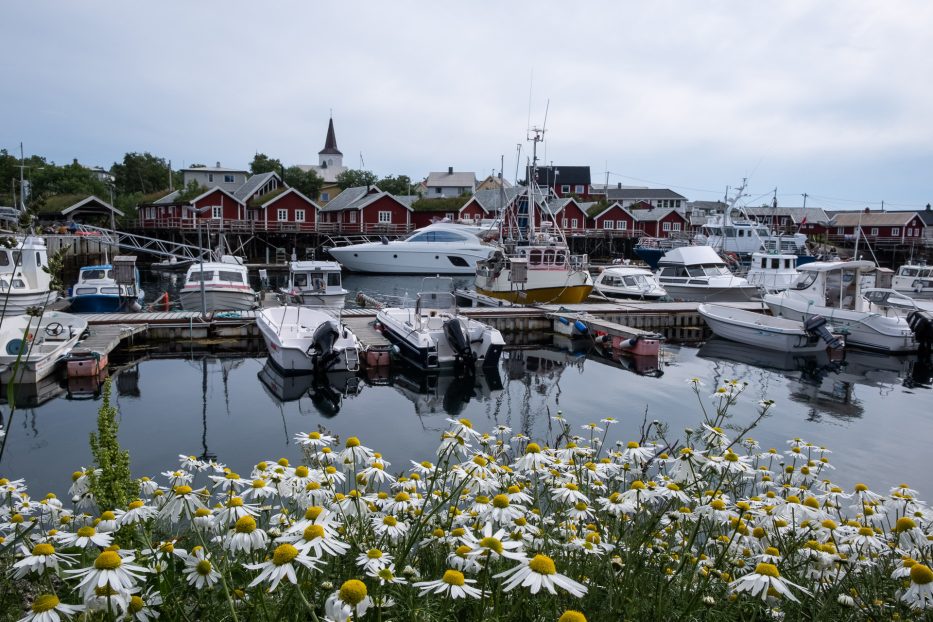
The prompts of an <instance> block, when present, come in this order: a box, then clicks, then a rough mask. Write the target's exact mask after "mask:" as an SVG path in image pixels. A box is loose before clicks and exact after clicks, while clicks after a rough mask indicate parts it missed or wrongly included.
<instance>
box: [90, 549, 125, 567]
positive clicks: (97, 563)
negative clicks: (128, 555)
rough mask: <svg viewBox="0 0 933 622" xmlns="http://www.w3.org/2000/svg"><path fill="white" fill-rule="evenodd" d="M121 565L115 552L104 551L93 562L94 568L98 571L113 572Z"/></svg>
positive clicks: (121, 561)
mask: <svg viewBox="0 0 933 622" xmlns="http://www.w3.org/2000/svg"><path fill="white" fill-rule="evenodd" d="M122 563H123V560H122V559H120V555H119V554H118V553H117V552H116V551H104V552H103V553H101V554H100V555H98V556H97V559H95V560H94V567H95V568H97V569H98V570H114V569H116V568H119V567H120V565H121V564H122Z"/></svg>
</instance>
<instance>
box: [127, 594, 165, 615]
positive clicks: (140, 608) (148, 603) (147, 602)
mask: <svg viewBox="0 0 933 622" xmlns="http://www.w3.org/2000/svg"><path fill="white" fill-rule="evenodd" d="M161 604H162V595H161V594H160V593H159V591H158V590H154V589H150V590H149V591H148V592H146V593H145V594H143V595H142V596H140V595H139V593H138V590H137V591H136V592H135V593H132V594H131V595H130V600H129V603H128V606H127V608H126V614H127V619H130V620H137V622H152V621H153V620H156V619H158V617H159V611H158V610H157V609H155V608H156V607H158V606H160V605H161Z"/></svg>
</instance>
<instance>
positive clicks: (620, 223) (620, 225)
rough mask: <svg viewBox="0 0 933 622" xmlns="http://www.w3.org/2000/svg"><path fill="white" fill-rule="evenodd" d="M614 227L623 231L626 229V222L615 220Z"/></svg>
mask: <svg viewBox="0 0 933 622" xmlns="http://www.w3.org/2000/svg"><path fill="white" fill-rule="evenodd" d="M616 229H618V230H619V231H625V230H626V229H628V223H627V222H626V221H624V220H617V221H616Z"/></svg>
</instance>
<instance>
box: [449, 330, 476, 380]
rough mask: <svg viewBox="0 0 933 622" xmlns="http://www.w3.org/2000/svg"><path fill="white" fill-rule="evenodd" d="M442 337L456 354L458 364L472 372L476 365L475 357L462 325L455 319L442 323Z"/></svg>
mask: <svg viewBox="0 0 933 622" xmlns="http://www.w3.org/2000/svg"><path fill="white" fill-rule="evenodd" d="M444 336H446V337H447V343H449V344H450V347H451V348H453V350H454V352H456V353H457V357H458V358H459V359H460V362H461V363H462V364H463V365H464V366H465V367H467V369H468V370H472V369H473V367H474V366H475V364H476V356H475V355H474V354H473V348H471V347H470V338H469V337H468V336H467V334H466V333H465V332H464V330H463V325H462V324H461V323H460V320H458V319H457V318H451V319H449V320H447V321H446V322H444Z"/></svg>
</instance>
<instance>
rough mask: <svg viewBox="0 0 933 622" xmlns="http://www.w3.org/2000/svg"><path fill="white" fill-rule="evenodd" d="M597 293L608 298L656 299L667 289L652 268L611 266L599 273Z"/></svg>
mask: <svg viewBox="0 0 933 622" xmlns="http://www.w3.org/2000/svg"><path fill="white" fill-rule="evenodd" d="M593 289H594V290H595V291H596V293H598V294H600V295H602V296H606V297H607V298H635V299H638V300H656V299H658V298H663V297H664V296H667V291H665V289H664V288H663V287H661V284H660V283H658V280H657V278H655V276H654V274H652V273H651V271H650V270H646V269H644V268H636V267H634V266H610V267H608V268H606V269H604V270H603V271H602V272H600V273H599V276H597V277H596V281H595V282H594V283H593Z"/></svg>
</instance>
